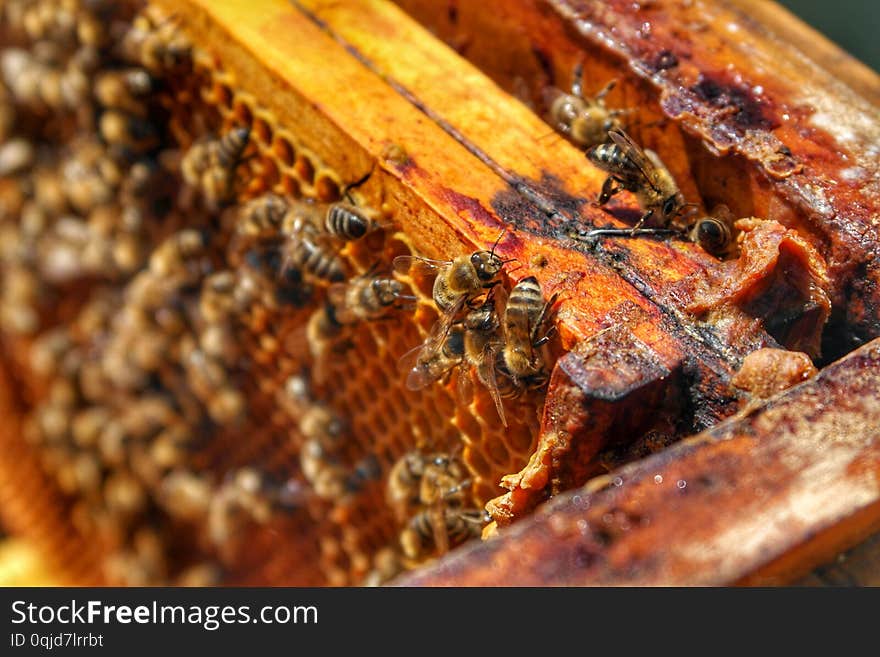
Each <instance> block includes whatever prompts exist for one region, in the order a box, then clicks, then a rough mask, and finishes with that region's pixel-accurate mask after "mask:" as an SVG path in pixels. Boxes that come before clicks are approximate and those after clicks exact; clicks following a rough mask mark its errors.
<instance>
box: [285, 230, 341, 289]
mask: <svg viewBox="0 0 880 657" xmlns="http://www.w3.org/2000/svg"><path fill="white" fill-rule="evenodd" d="M291 259H292V260H293V262H294V264H295V265H297V266H298V267H299V268H301V269H303V270H305V271H307V272H308V273H310V274H311V275H312V276H315V277H317V278H320V279H321V280H325V281H330V282H334V283H338V282H341V281H343V280H345V269H344V268H343V266H342V261H341V260H340V259H339V258H338V257H337V256H336V255H335V254H333V253H328V252H327V250H326V249H324V248H322V247H321V246H320V245H319V244H317V243H316V242H314V241H313V240H311V239H310V238H308V237H307V236H303V237H302V238H301V239H300V240H299V242H298V243H297V244H296V245H295V246H294V248H293V249H292V252H291Z"/></svg>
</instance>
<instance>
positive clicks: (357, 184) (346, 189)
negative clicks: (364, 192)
mask: <svg viewBox="0 0 880 657" xmlns="http://www.w3.org/2000/svg"><path fill="white" fill-rule="evenodd" d="M375 170H376V163H375V162H373V166H372V167H370V170H369V171H367V173H366V174H365V175H363V176H361V177H360V178H358V179H357V180H355V181H354V182H352V183H348V184H347V185H346V186H345V187H344V188H343V190H342V196H343V198H345V199H348V201H349V202H350V203H351V204H352V205H355V202H354V199H353V198H352V197H351V194H350V192H351V190H353V189H357V188H358V187H360V186H361V185H363V184H364V183H365V182H367V181H368V180H369V179H370V176H372V175H373V171H375Z"/></svg>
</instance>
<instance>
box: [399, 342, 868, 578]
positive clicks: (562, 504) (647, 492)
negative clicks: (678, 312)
mask: <svg viewBox="0 0 880 657" xmlns="http://www.w3.org/2000/svg"><path fill="white" fill-rule="evenodd" d="M878 385H880V341H878V340H875V341H874V342H872V343H870V344H868V345H866V346H864V347H862V348H860V349H858V350H857V351H855V352H853V353H852V354H850V355H849V356H847V357H846V358H844V359H843V360H841V361H839V362H837V363H834V364H832V365H830V366H828V367H826V368H825V369H824V370H823V371H822V372H821V373H820V374H819V375H818V376H817V377H816V378H815V379H813V380H811V381H808V382H806V383H803V384H800V385H798V386H796V387H794V388H791V389H789V390H788V391H787V392H785V393H782V394H781V395H778V396H776V397H774V398H773V399H771V400H770V401H769V402H768V403H767V404H766V405H765V406H763V407H761V408H758V409H754V410H752V411H750V412H747V413H745V414H743V415H741V416H738V417H735V418H731V419H729V420H727V421H726V422H724V423H722V424H720V425H718V426H717V427H714V428H713V429H710V430H709V431H706V432H705V433H703V434H701V435H698V436H694V437H693V438H689V439H687V440H685V441H683V442H681V443H679V444H677V445H674V446H672V447H669V448H668V449H667V450H665V451H664V452H662V453H659V454H656V455H654V456H651V457H649V458H646V459H643V460H642V461H640V462H637V463H633V464H631V465H628V466H625V467H623V468H620V469H619V470H617V471H615V472H613V473H611V474H610V475H609V476H607V477H602V478H597V479H594V480H593V481H591V482H590V483H589V484H587V485H586V486H585V487H584V488H583V489H581V490H578V491H574V492H570V493H566V494H565V495H561V496H559V497H557V498H555V499H553V500H551V501H549V502H548V503H547V504H545V505H544V506H543V507H542V508H541V509H539V510H538V511H536V512H535V513H534V515H532V516H530V517H529V518H528V519H527V520H524V521H522V522H521V523H519V524H517V525H514V526H513V527H511V528H510V529H507V530H503V531H500V532H499V533H498V534H497V536H496V537H495V538H493V539H490V540H489V541H487V542H485V543H484V544H483V545H476V546H473V547H470V548H465V549H463V550H462V551H461V552H460V553H459V554H455V555H451V556H450V557H448V558H447V559H445V560H444V561H443V562H442V563H439V564H437V565H435V566H433V567H429V568H426V569H423V570H422V571H421V572H418V573H413V574H410V575H409V576H406V577H404V578H402V579H401V580H400V581H399V583H400V584H401V585H414V586H435V585H448V586H465V585H466V586H471V585H478V586H505V585H526V586H528V585H562V586H583V585H618V586H623V585H627V586H630V585H631V586H652V585H663V586H723V585H731V584H737V583H739V584H752V585H770V584H781V583H786V582H790V581H792V580H793V579H795V578H796V577H798V576H801V575H803V574H804V573H805V572H807V571H809V570H810V569H811V568H812V567H814V566H816V565H818V564H821V563H822V562H823V561H826V560H828V559H829V558H831V557H832V556H833V555H834V554H836V553H837V552H839V551H841V550H842V549H845V548H848V547H850V546H852V545H853V544H854V543H855V542H857V541H858V540H860V539H861V538H862V537H864V536H867V535H870V533H872V532H873V531H876V530H877V529H878V527H880V400H878V398H877V395H876V390H877V386H878Z"/></svg>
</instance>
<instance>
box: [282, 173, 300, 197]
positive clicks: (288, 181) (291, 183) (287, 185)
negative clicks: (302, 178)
mask: <svg viewBox="0 0 880 657" xmlns="http://www.w3.org/2000/svg"><path fill="white" fill-rule="evenodd" d="M281 188H282V191H283V193H284V194H286V195H288V196H293V197H295V198H298V197H300V196H302V192H301V190H300V183H299V180H297V179H296V178H295V177H293V176H290V175H286V174H285V175H283V176H281Z"/></svg>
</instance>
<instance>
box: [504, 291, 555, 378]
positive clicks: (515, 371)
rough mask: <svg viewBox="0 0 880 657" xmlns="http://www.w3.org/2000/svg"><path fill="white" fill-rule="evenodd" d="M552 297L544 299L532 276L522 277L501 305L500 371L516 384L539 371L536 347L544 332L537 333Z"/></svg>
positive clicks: (540, 359) (541, 341)
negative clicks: (501, 347)
mask: <svg viewBox="0 0 880 657" xmlns="http://www.w3.org/2000/svg"><path fill="white" fill-rule="evenodd" d="M555 301H556V295H555V294H554V295H553V296H552V297H551V298H550V300H549V301H547V302H546V303H545V302H544V295H543V293H542V291H541V285H540V284H539V283H538V279H536V278H535V277H534V276H529V277H527V278H524V279H522V280H521V281H520V282H519V283H517V284H516V285H514V286H513V289H512V290H511V291H510V296H509V298H508V300H507V306H506V307H505V309H504V324H503V327H504V329H503V330H504V347H503V350H502V358H503V361H504V372H505V374H507V375H509V376H510V377H511V379H512V380H513V382H514V383H515V384H517V385H519V384H522V383H523V382H525V381H527V380H529V379H530V377H533V376H536V375H540V374H541V373H542V372H543V367H544V365H543V362H542V358H541V355H540V352H539V351H537V350H538V348H539V347H540V346H541V345H543V344H544V343H545V342H547V340H548V336H547V335H544V336H542V337H538V333H539V332H540V330H541V327H542V326H543V324H544V322H545V320H546V319H547V313H548V311H549V309H550V308H551V307H552V306H553V303H554V302H555Z"/></svg>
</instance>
